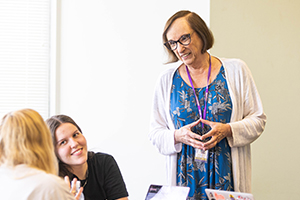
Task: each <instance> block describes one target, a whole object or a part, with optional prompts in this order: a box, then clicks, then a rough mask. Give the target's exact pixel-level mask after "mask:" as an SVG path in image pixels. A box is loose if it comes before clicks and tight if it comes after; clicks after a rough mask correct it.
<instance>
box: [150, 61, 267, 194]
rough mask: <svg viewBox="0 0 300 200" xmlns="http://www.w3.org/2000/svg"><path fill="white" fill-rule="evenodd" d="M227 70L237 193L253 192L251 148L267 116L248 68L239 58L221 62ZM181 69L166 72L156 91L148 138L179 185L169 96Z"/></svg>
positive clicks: (169, 177) (230, 140)
mask: <svg viewBox="0 0 300 200" xmlns="http://www.w3.org/2000/svg"><path fill="white" fill-rule="evenodd" d="M220 61H221V62H222V64H223V67H224V69H225V75H226V80H227V84H228V89H229V93H230V97H231V101H232V115H231V120H230V123H229V125H230V126H231V129H232V137H228V138H227V140H228V143H229V145H230V147H231V155H232V169H233V180H234V190H235V191H239V192H248V193H250V192H251V149H250V144H251V143H252V142H253V141H254V140H256V139H257V138H258V137H259V136H260V135H261V133H262V132H263V130H264V127H265V123H266V115H265V114H264V112H263V107H262V102H261V100H260V96H259V94H258V91H257V88H256V86H255V83H254V80H253V78H252V75H251V72H250V70H249V69H248V67H247V65H246V64H245V63H244V62H243V61H242V60H239V59H220ZM177 69H178V67H177V66H176V67H172V68H170V69H168V70H166V71H164V72H163V73H162V74H161V76H160V78H159V80H158V82H157V84H156V88H155V92H154V99H153V107H152V116H151V121H150V132H149V139H150V140H151V142H152V143H153V145H155V146H156V147H157V149H158V151H159V152H160V153H161V154H163V155H165V156H166V169H167V181H168V184H170V185H176V173H177V153H178V152H180V151H181V148H182V144H176V145H174V144H175V142H174V131H175V127H174V124H173V122H172V120H171V117H170V110H169V108H170V94H171V92H170V91H171V86H172V82H173V75H174V73H175V71H176V70H177Z"/></svg>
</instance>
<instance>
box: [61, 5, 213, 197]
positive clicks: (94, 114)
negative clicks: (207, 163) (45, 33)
mask: <svg viewBox="0 0 300 200" xmlns="http://www.w3.org/2000/svg"><path fill="white" fill-rule="evenodd" d="M209 6H210V5H209V0H201V1H193V0H186V1H179V0H167V1H158V0H151V1H139V0H127V1H123V0H119V1H107V0H105V1H104V0H58V10H59V15H60V20H61V21H60V23H59V25H60V27H59V30H60V31H59V35H60V36H59V38H58V39H59V41H60V43H59V44H58V47H60V48H59V49H58V50H59V52H60V55H59V63H58V65H59V71H58V74H59V75H60V76H58V80H57V81H58V82H59V83H60V87H59V90H58V92H59V94H58V98H59V100H58V108H59V111H58V113H62V114H67V115H69V116H71V117H72V118H73V119H74V120H75V121H76V122H77V123H78V124H79V126H81V129H82V130H83V134H84V135H85V136H86V138H87V140H88V147H89V149H90V150H94V151H101V152H106V153H109V154H112V155H113V156H114V157H115V159H116V160H117V162H118V164H119V167H120V169H121V171H122V173H123V176H124V179H125V182H126V184H127V189H128V191H129V194H130V199H132V200H141V199H144V198H145V195H146V192H147V189H148V186H149V185H150V184H151V183H157V184H165V171H164V169H165V166H164V157H163V156H162V155H160V154H159V153H158V151H157V150H156V149H155V148H154V146H152V145H151V144H150V141H149V140H148V138H147V134H148V132H149V119H150V109H151V102H152V94H153V89H154V85H155V82H156V80H157V78H158V75H159V73H160V72H162V71H163V70H164V69H166V68H167V67H169V66H165V65H163V64H162V63H163V62H164V61H166V56H165V54H164V51H163V46H162V39H161V34H162V31H163V27H164V23H165V22H166V20H167V19H168V18H169V17H170V16H171V15H173V14H174V13H175V12H177V11H179V10H183V9H188V10H191V11H195V12H196V13H198V14H199V15H200V16H201V17H202V18H203V19H204V20H205V21H206V22H207V23H208V24H209Z"/></svg>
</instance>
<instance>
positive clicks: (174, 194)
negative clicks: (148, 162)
mask: <svg viewBox="0 0 300 200" xmlns="http://www.w3.org/2000/svg"><path fill="white" fill-rule="evenodd" d="M189 191H190V188H189V187H180V186H165V185H164V186H162V188H161V189H160V190H159V191H158V193H157V194H156V195H155V196H154V197H153V198H151V200H174V199H176V200H186V198H187V196H188V193H189Z"/></svg>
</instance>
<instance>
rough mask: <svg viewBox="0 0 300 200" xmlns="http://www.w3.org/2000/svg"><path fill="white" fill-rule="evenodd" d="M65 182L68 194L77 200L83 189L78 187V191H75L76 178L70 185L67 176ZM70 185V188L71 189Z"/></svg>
mask: <svg viewBox="0 0 300 200" xmlns="http://www.w3.org/2000/svg"><path fill="white" fill-rule="evenodd" d="M64 179H65V182H66V183H67V184H68V186H69V188H70V193H71V194H72V195H73V196H74V197H75V199H76V200H79V198H80V195H81V193H82V192H83V187H80V189H79V190H78V191H77V190H76V182H77V178H74V179H73V180H72V184H70V179H69V177H68V176H65V178H64ZM71 185H72V187H71Z"/></svg>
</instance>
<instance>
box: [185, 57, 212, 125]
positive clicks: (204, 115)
mask: <svg viewBox="0 0 300 200" xmlns="http://www.w3.org/2000/svg"><path fill="white" fill-rule="evenodd" d="M185 68H186V72H187V74H188V77H189V80H190V83H191V86H192V88H193V91H194V95H195V99H196V103H197V107H198V111H199V115H200V118H201V119H205V118H206V104H207V98H208V84H209V78H210V73H211V57H210V54H209V69H208V74H207V85H206V89H205V105H204V111H203V118H202V112H201V108H200V104H199V101H198V97H197V95H196V91H195V88H194V85H193V81H192V77H191V75H190V71H189V69H188V67H187V66H185ZM202 127H203V124H202Z"/></svg>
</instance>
